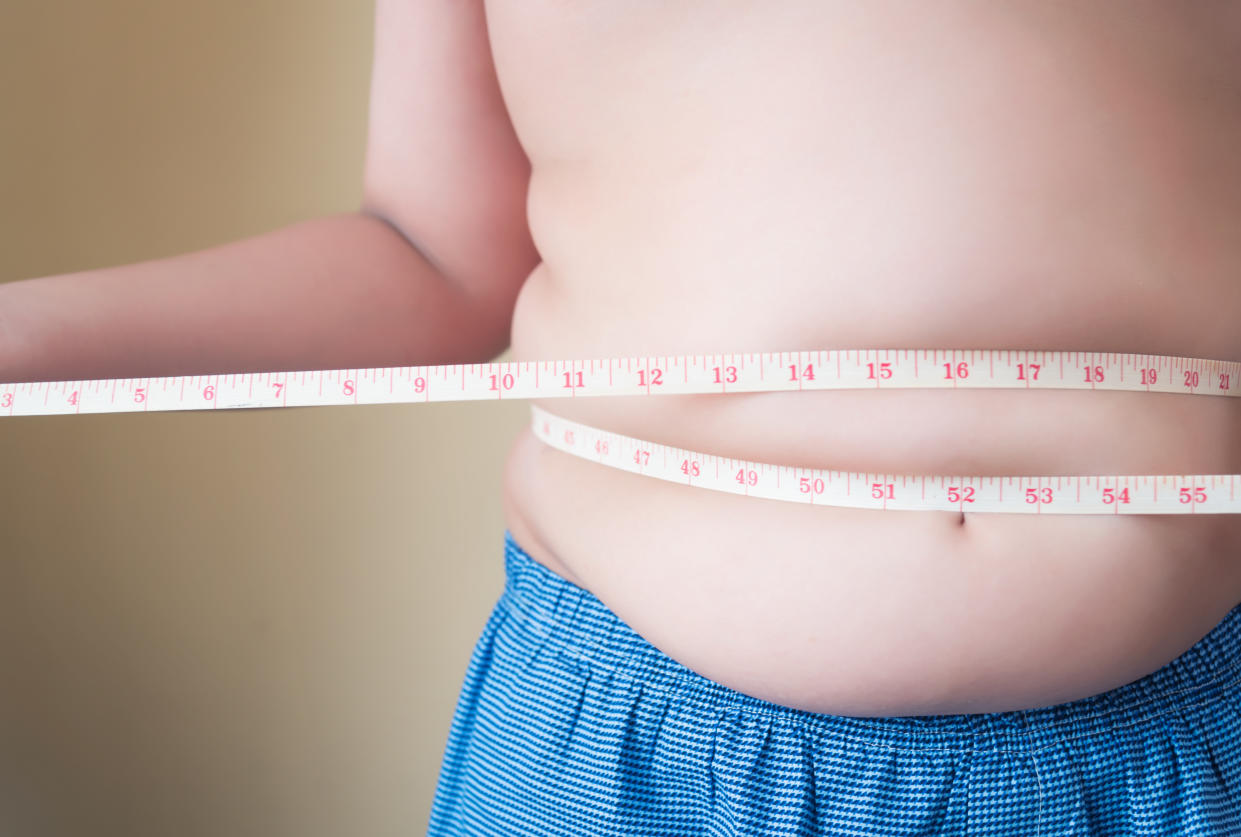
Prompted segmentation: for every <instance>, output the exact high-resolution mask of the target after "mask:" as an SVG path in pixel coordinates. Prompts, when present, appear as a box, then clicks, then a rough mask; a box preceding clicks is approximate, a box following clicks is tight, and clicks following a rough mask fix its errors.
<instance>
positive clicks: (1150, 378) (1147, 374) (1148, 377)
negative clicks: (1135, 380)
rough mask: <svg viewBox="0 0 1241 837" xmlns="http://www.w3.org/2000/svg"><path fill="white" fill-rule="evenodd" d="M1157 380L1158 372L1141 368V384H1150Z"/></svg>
mask: <svg viewBox="0 0 1241 837" xmlns="http://www.w3.org/2000/svg"><path fill="white" fill-rule="evenodd" d="M1158 380H1159V373H1158V372H1157V371H1155V370H1154V369H1143V370H1142V386H1147V387H1148V386H1150V385H1151V384H1153V383H1155V382H1156V381H1158Z"/></svg>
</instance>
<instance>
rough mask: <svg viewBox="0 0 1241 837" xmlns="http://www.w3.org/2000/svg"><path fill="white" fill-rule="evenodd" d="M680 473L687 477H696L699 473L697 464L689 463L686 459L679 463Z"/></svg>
mask: <svg viewBox="0 0 1241 837" xmlns="http://www.w3.org/2000/svg"><path fill="white" fill-rule="evenodd" d="M681 473H682V474H685V475H686V476H689V477H696V476H698V473H699V471H698V463H697V462H690V461H689V460H688V459H686V460H685V461H684V462H682V463H681Z"/></svg>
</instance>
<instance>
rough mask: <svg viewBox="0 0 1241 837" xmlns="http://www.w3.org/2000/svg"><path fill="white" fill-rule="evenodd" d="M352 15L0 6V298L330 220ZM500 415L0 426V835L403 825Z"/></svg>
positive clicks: (388, 830)
mask: <svg viewBox="0 0 1241 837" xmlns="http://www.w3.org/2000/svg"><path fill="white" fill-rule="evenodd" d="M371 14H372V4H371V3H369V2H368V3H354V2H346V0H212V2H205V0H194V1H193V2H190V1H189V0H181V1H180V2H176V0H174V2H169V0H105V1H104V2H99V0H4V1H3V3H0V102H2V105H3V108H2V110H0V230H2V232H0V280H4V281H7V280H14V279H20V278H26V277H31V276H39V275H46V274H50V273H57V272H63V271H69V270H78V269H82V268H88V267H100V266H104V265H109V264H117V263H123V262H131V261H137V260H143V259H148V258H153V257H158V256H164V255H169V254H173V253H178V252H184V251H187V250H192V249H198V248H201V247H206V246H210V245H213V244H217V243H221V242H224V241H228V240H230V239H234V238H238V237H242V236H246V235H250V234H254V233H258V232H263V231H266V230H269V229H273V228H275V227H278V226H282V225H284V224H287V223H291V222H293V221H297V220H300V219H304V218H308V217H312V216H314V215H319V214H324V213H329V212H335V211H340V210H351V209H355V208H356V207H357V205H358V202H359V199H360V180H361V165H362V156H363V147H364V141H365V131H366V126H365V117H366V95H367V87H368V82H369V69H370V50H371V36H372V33H371ZM428 129H429V130H430V129H433V128H432V126H428ZM359 327H364V324H359ZM526 409H527V408H526V407H525V405H524V404H520V403H513V404H505V405H500V404H463V405H457V404H453V405H429V406H427V405H420V406H407V405H394V406H363V407H329V408H309V409H300V410H297V409H292V410H269V411H245V410H241V411H234V412H228V413H216V414H207V413H163V414H151V415H118V416H111V415H103V416H57V417H47V418H16V419H3V420H0V835H4V837H8V835H23V837H24V835H39V836H41V835H56V837H66V836H69V835H88V834H89V835H92V837H96V836H97V835H113V834H115V835H127V836H128V835H161V837H162V836H163V835H178V837H193V836H194V835H228V837H247V835H256V837H257V836H258V835H262V836H263V837H280V835H298V837H303V835H304V837H314V836H315V835H333V837H338V836H339V835H346V834H347V835H360V837H371V835H398V834H401V835H408V834H418V833H423V832H424V831H425V828H426V819H427V813H428V810H429V806H430V799H431V794H432V791H433V789H434V783H435V777H436V774H437V769H438V764H439V757H440V754H441V751H442V747H443V744H444V739H445V736H446V735H447V731H448V724H449V720H450V717H451V712H452V708H453V704H454V701H455V698H456V693H457V690H458V687H459V685H460V681H461V677H462V674H463V673H464V671H465V666H466V663H467V660H468V656H469V653H470V649H471V647H472V645H473V643H474V640H475V639H476V637H477V634H478V632H479V630H480V629H481V627H482V624H483V622H484V620H485V618H486V615H487V613H488V611H489V609H490V606H491V605H492V603H493V602H494V599H495V597H496V595H497V594H498V593H499V590H500V587H501V584H502V554H501V552H502V534H503V522H502V518H501V513H500V494H499V479H500V468H501V464H502V460H503V455H504V452H505V449H506V447H507V444H508V442H509V440H511V438H512V437H513V435H514V433H516V431H517V429H518V428H519V426H520V425H521V423H522V422H523V421H524V420H525V419H526V415H527V413H526Z"/></svg>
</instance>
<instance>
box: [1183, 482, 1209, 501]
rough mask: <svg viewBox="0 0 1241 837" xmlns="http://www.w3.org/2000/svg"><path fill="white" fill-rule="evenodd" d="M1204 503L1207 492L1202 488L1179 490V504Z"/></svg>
mask: <svg viewBox="0 0 1241 837" xmlns="http://www.w3.org/2000/svg"><path fill="white" fill-rule="evenodd" d="M1206 501H1207V490H1206V488H1205V487H1203V486H1197V487H1194V488H1182V489H1181V502H1182V503H1205V502H1206Z"/></svg>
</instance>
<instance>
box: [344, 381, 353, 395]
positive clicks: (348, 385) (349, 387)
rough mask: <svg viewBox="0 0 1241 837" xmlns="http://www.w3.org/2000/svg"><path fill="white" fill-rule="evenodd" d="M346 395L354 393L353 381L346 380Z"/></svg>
mask: <svg viewBox="0 0 1241 837" xmlns="http://www.w3.org/2000/svg"><path fill="white" fill-rule="evenodd" d="M345 395H353V381H352V380H347V381H345Z"/></svg>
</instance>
